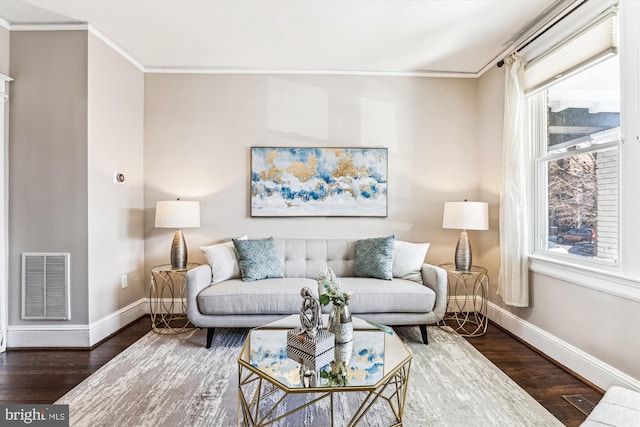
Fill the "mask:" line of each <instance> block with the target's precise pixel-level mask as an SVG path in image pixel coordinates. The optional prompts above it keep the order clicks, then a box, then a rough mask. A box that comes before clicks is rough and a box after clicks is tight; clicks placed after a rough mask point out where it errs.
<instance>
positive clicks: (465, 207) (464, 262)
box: [442, 199, 489, 271]
mask: <svg viewBox="0 0 640 427" xmlns="http://www.w3.org/2000/svg"><path fill="white" fill-rule="evenodd" d="M442 228H452V229H456V230H462V232H461V233H460V238H459V239H458V244H457V245H456V257H455V260H456V270H460V271H469V270H470V269H471V265H472V264H471V245H470V244H469V236H467V230H488V229H489V205H488V204H487V203H485V202H468V201H467V200H466V199H465V201H464V202H445V204H444V214H443V216H442Z"/></svg>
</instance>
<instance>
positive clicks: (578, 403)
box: [561, 394, 596, 415]
mask: <svg viewBox="0 0 640 427" xmlns="http://www.w3.org/2000/svg"><path fill="white" fill-rule="evenodd" d="M561 396H562V398H563V399H564V400H566V401H567V402H569V403H570V404H571V405H572V406H573V407H575V408H576V409H577V410H578V411H580V412H582V413H583V414H585V415H589V414H590V413H591V411H593V408H594V407H595V406H596V405H594V404H593V403H591V402H589V401H588V400H587V398H586V397H584V396H583V395H581V394H562V395H561Z"/></svg>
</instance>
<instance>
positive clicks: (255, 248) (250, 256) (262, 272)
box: [233, 237, 284, 282]
mask: <svg viewBox="0 0 640 427" xmlns="http://www.w3.org/2000/svg"><path fill="white" fill-rule="evenodd" d="M233 245H234V246H235V247H236V251H238V265H239V266H240V275H241V276H242V280H243V281H244V282H253V281H255V280H262V279H270V278H276V277H284V274H283V273H282V266H281V265H280V260H279V259H278V251H277V250H276V245H275V244H274V242H273V237H269V238H268V239H259V240H238V239H233Z"/></svg>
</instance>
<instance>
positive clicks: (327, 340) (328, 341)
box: [287, 328, 335, 357]
mask: <svg viewBox="0 0 640 427" xmlns="http://www.w3.org/2000/svg"><path fill="white" fill-rule="evenodd" d="M334 346H335V335H334V334H332V333H331V332H329V331H325V330H324V329H321V330H320V331H318V333H317V334H316V336H315V338H313V339H312V338H309V337H308V336H307V334H306V333H304V332H302V329H301V328H296V329H293V330H290V331H287V347H293V348H295V349H298V350H300V351H301V352H303V353H306V354H308V355H309V356H312V357H313V356H319V355H320V354H322V353H324V352H326V351H327V350H331V349H332V348H333V347H334Z"/></svg>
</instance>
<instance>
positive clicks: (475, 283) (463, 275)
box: [440, 263, 489, 337]
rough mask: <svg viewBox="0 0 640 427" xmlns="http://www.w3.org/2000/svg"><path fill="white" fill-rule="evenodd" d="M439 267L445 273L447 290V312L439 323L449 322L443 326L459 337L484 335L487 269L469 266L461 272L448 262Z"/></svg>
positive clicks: (485, 327) (487, 281)
mask: <svg viewBox="0 0 640 427" xmlns="http://www.w3.org/2000/svg"><path fill="white" fill-rule="evenodd" d="M440 267H442V268H444V269H445V270H446V271H447V282H448V287H449V293H448V294H449V295H448V300H447V313H446V314H445V316H444V319H443V321H449V322H448V323H447V325H448V326H451V327H452V328H453V330H454V331H456V332H457V333H458V334H459V335H462V336H463V337H478V336H481V335H484V334H485V333H486V332H487V324H488V319H487V291H488V287H489V275H488V274H487V269H486V268H484V267H478V266H475V265H473V266H471V269H470V270H469V271H462V270H457V269H456V266H455V265H454V264H452V263H447V264H442V265H440ZM452 323H453V325H452Z"/></svg>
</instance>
